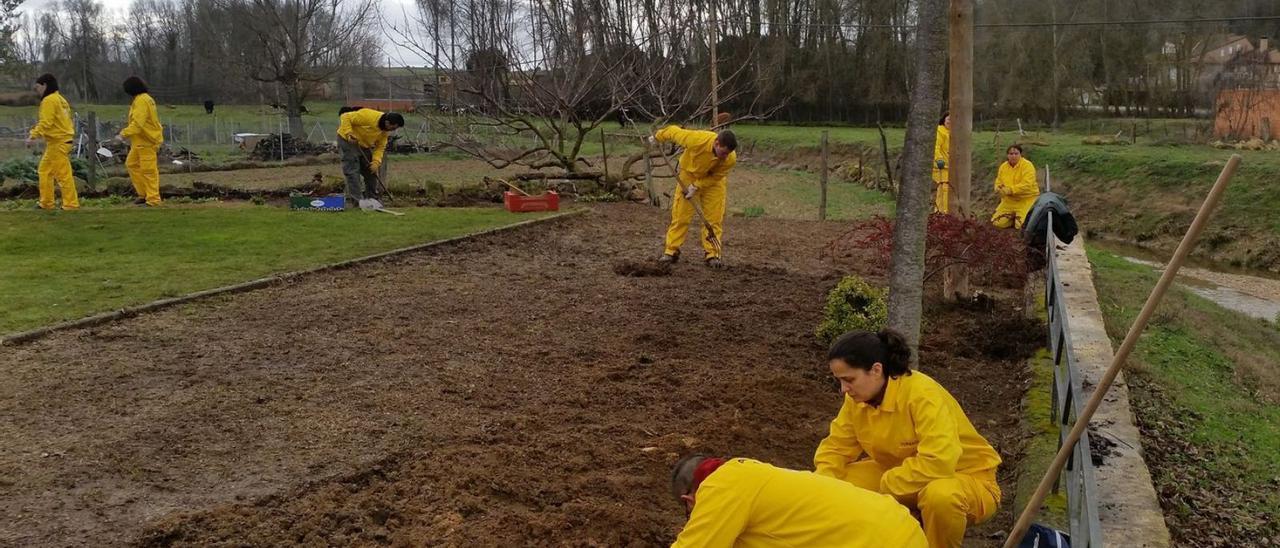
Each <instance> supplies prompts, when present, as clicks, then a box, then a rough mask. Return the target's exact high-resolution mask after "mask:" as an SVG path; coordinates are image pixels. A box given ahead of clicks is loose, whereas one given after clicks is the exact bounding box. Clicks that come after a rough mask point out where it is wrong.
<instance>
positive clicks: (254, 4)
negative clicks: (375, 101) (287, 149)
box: [215, 0, 376, 135]
mask: <svg viewBox="0 0 1280 548" xmlns="http://www.w3.org/2000/svg"><path fill="white" fill-rule="evenodd" d="M215 2H216V5H217V6H218V7H219V8H221V9H222V10H224V11H225V12H226V13H227V15H228V17H229V18H230V20H231V21H233V22H234V25H235V27H234V29H233V30H234V32H228V33H226V34H225V35H224V36H222V37H219V39H217V42H216V43H217V45H218V49H219V50H220V51H222V52H225V54H226V57H225V59H227V60H228V61H231V62H234V63H236V64H237V65H239V66H240V67H241V68H242V69H243V70H244V72H245V74H246V75H247V76H248V77H249V78H250V79H252V80H255V81H258V82H264V83H270V84H275V85H278V86H279V88H280V89H281V91H283V92H284V95H285V112H286V115H287V116H288V118H289V132H290V133H292V134H294V135H303V134H304V131H303V125H302V104H303V101H305V100H306V98H307V97H308V96H310V95H311V94H312V93H314V91H315V90H316V89H317V88H318V87H319V86H320V85H322V84H324V83H326V82H328V81H329V80H330V79H332V78H333V76H334V75H335V74H337V73H338V72H340V71H342V70H344V69H346V68H348V67H349V66H351V65H353V64H354V63H355V61H356V60H358V58H359V52H360V51H361V48H360V47H359V44H360V43H361V42H363V41H368V40H374V39H376V38H373V37H372V36H371V35H370V28H369V27H370V24H371V23H372V22H373V20H374V17H375V15H376V13H375V8H376V3H375V1H374V0H215ZM224 30H227V29H224Z"/></svg>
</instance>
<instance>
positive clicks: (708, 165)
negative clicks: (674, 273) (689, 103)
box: [654, 126, 738, 259]
mask: <svg viewBox="0 0 1280 548" xmlns="http://www.w3.org/2000/svg"><path fill="white" fill-rule="evenodd" d="M654 138H655V139H657V140H658V141H659V142H663V143H675V144H677V145H680V146H681V147H684V154H681V155H680V173H679V174H677V176H676V178H677V179H678V180H679V182H678V183H677V184H676V192H675V194H673V196H674V201H673V202H672V204H671V225H670V226H669V227H668V228H667V241H666V249H665V250H664V251H663V252H664V253H666V254H667V255H675V254H676V253H678V252H679V251H680V246H681V245H684V238H685V236H686V235H688V233H689V222H690V221H691V220H693V205H692V204H690V203H689V201H688V200H685V198H684V185H693V186H695V187H697V189H698V191H697V193H696V194H694V195H693V199H694V200H698V203H699V205H701V206H702V213H703V214H704V215H706V216H707V218H706V221H707V223H708V224H710V225H711V229H712V230H713V231H715V235H716V239H718V240H720V242H721V243H722V244H723V243H724V228H723V226H724V209H725V202H726V200H727V198H728V193H727V192H726V191H727V186H728V178H727V177H728V175H729V170H731V169H733V166H734V165H735V164H737V163H738V153H737V152H730V153H729V156H727V157H725V159H724V160H721V159H719V158H716V155H715V153H714V152H712V150H711V149H712V148H713V147H714V145H715V142H716V133H715V132H714V131H702V130H693V129H681V128H680V126H667V127H664V128H662V129H660V130H658V132H657V133H656V134H654ZM702 249H703V250H704V251H706V254H707V255H706V257H707V258H708V259H711V258H713V257H719V256H720V254H719V253H718V252H717V251H716V249H715V246H713V245H711V242H708V241H707V229H706V227H705V226H704V227H703V228H702Z"/></svg>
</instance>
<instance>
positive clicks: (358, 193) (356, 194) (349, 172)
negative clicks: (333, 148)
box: [338, 139, 387, 205]
mask: <svg viewBox="0 0 1280 548" xmlns="http://www.w3.org/2000/svg"><path fill="white" fill-rule="evenodd" d="M338 151H339V152H341V153H342V175H343V176H344V177H346V179H347V202H349V203H351V204H353V205H354V204H355V203H356V202H358V201H359V200H361V199H364V198H377V197H378V177H383V181H386V178H385V177H386V174H387V164H386V162H385V161H384V162H383V163H382V165H381V166H379V167H378V171H379V173H378V174H377V175H374V173H373V170H371V169H369V163H370V161H371V160H372V158H373V151H372V150H370V149H367V148H360V146H359V145H356V144H355V143H351V142H348V141H347V140H346V139H338ZM384 160H385V159H384ZM362 179H363V181H364V184H363V185H361V184H360V183H361V180H362Z"/></svg>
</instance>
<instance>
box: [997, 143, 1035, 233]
mask: <svg viewBox="0 0 1280 548" xmlns="http://www.w3.org/2000/svg"><path fill="white" fill-rule="evenodd" d="M1004 155H1005V161H1003V162H1000V169H999V171H998V172H997V173H996V185H995V186H996V194H997V195H999V196H1000V205H998V206H996V212H995V214H994V215H992V216H991V224H993V225H996V228H1022V222H1023V221H1025V220H1026V218H1027V213H1028V212H1030V211H1031V206H1033V205H1035V203H1036V198H1038V197H1039V196H1040V185H1039V184H1037V183H1036V166H1035V165H1034V164H1032V163H1031V160H1028V159H1026V158H1023V157H1022V146H1021V145H1013V146H1011V147H1009V148H1008V149H1006V150H1005V153H1004Z"/></svg>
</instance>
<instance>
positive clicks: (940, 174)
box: [933, 126, 951, 213]
mask: <svg viewBox="0 0 1280 548" xmlns="http://www.w3.org/2000/svg"><path fill="white" fill-rule="evenodd" d="M938 162H942V167H938ZM950 171H951V130H949V129H947V126H938V136H937V137H936V138H935V139H934V141H933V186H936V187H938V192H937V194H936V195H935V196H934V199H933V211H934V212H936V213H947V212H949V211H950V204H949V203H948V202H947V200H950V199H951V173H950Z"/></svg>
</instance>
